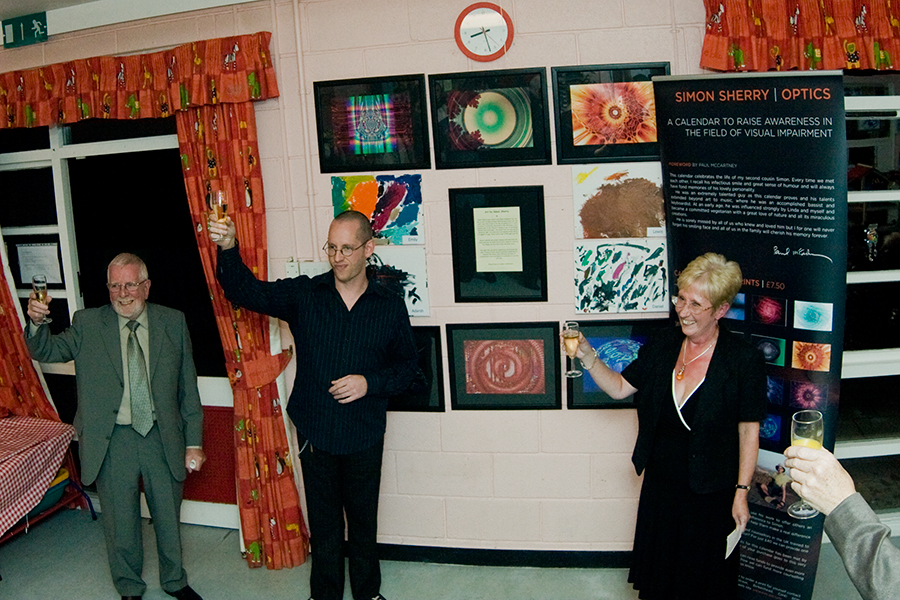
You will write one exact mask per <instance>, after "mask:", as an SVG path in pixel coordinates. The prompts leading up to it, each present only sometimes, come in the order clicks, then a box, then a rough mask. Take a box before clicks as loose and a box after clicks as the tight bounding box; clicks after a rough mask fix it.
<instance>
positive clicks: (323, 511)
mask: <svg viewBox="0 0 900 600" xmlns="http://www.w3.org/2000/svg"><path fill="white" fill-rule="evenodd" d="M302 443H303V442H302V441H301V444H302ZM383 454H384V440H383V439H382V440H381V441H380V442H378V443H377V444H375V445H374V446H372V447H371V448H367V449H365V450H362V451H360V452H356V453H353V454H329V453H327V452H325V451H323V450H320V449H319V448H314V447H313V446H312V444H307V445H306V447H305V448H303V450H302V451H301V452H300V464H301V465H302V467H303V487H304V489H305V492H306V508H307V511H308V513H309V515H308V517H309V534H310V545H311V546H312V572H311V574H310V578H309V589H310V594H311V596H312V597H313V598H314V600H341V599H342V598H343V597H344V554H343V542H344V516H345V515H346V518H347V548H348V557H349V560H350V590H351V591H352V592H353V598H354V600H370V599H371V598H374V597H375V596H377V595H378V593H379V591H380V589H381V567H380V565H379V564H378V546H377V543H376V536H377V533H378V492H379V489H380V486H381V460H382V455H383Z"/></svg>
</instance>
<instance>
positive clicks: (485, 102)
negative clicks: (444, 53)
mask: <svg viewBox="0 0 900 600" xmlns="http://www.w3.org/2000/svg"><path fill="white" fill-rule="evenodd" d="M428 85H429V89H430V91H431V124H432V132H433V135H434V162H435V167H436V168H438V169H462V168H476V167H477V168H484V167H500V166H509V165H549V164H551V163H552V160H553V159H552V155H551V152H550V119H549V112H548V99H547V69H546V68H544V67H540V68H531V69H507V70H502V71H480V72H466V73H446V74H441V75H429V76H428ZM477 125H480V126H481V129H479V128H478V127H477ZM488 128H490V129H488Z"/></svg>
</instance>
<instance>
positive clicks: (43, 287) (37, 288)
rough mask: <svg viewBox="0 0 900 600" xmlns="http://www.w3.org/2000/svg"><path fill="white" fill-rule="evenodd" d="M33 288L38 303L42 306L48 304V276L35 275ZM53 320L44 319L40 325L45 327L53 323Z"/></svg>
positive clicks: (32, 283)
mask: <svg viewBox="0 0 900 600" xmlns="http://www.w3.org/2000/svg"><path fill="white" fill-rule="evenodd" d="M31 288H32V289H33V290H34V295H35V296H37V300H38V302H40V303H41V304H47V276H46V275H35V276H34V277H32V278H31ZM52 322H53V319H51V318H50V317H44V319H43V320H42V321H41V322H40V325H45V324H47V323H52Z"/></svg>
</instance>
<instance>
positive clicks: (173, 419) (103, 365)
mask: <svg viewBox="0 0 900 600" xmlns="http://www.w3.org/2000/svg"><path fill="white" fill-rule="evenodd" d="M146 310H147V319H148V321H147V326H148V331H147V333H148V334H149V336H150V348H149V351H148V352H147V361H148V367H149V372H150V389H151V390H152V392H153V403H154V406H155V408H156V422H157V425H158V426H159V433H160V436H161V438H162V443H163V448H164V451H165V458H166V462H167V463H168V465H169V469H170V470H171V471H172V476H173V477H174V478H175V480H176V481H184V479H185V477H186V475H187V474H186V472H185V468H184V453H185V446H201V445H202V443H203V442H202V440H203V412H202V409H201V406H200V394H199V392H198V390H197V372H196V370H195V369H194V359H193V357H192V355H191V338H190V335H189V333H188V329H187V324H186V323H185V320H184V315H183V314H182V313H181V312H180V311H177V310H174V309H171V308H167V307H165V306H160V305H158V304H151V303H147V306H146ZM26 341H27V344H28V350H29V352H31V356H32V358H34V359H35V360H37V361H40V362H48V363H53V362H68V361H70V360H74V361H75V375H76V380H77V387H78V410H77V411H76V413H75V423H74V425H75V430H76V431H77V432H78V441H79V444H80V446H79V452H80V456H81V468H82V473H81V479H82V481H84V482H85V483H92V482H93V481H94V480H95V479H96V478H97V473H98V472H99V471H100V465H101V464H103V459H104V457H105V456H106V449H107V446H108V445H109V438H110V436H111V435H112V431H113V428H114V427H115V425H116V416H117V414H118V412H119V405H120V404H121V403H122V394H123V393H124V391H125V384H124V376H123V373H122V350H121V344H120V338H119V318H118V315H117V314H116V312H115V311H114V310H113V308H112V305H106V306H103V307H101V308H91V309H86V310H80V311H78V312H76V313H75V315H74V317H73V319H72V326H71V327H69V328H68V329H66V330H65V331H64V332H62V333H61V334H59V335H50V331H49V328H48V327H40V328H38V331H37V333H36V334H35V335H33V336H31V337H29V338H28V339H27V340H26Z"/></svg>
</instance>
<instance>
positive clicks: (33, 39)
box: [3, 12, 47, 48]
mask: <svg viewBox="0 0 900 600" xmlns="http://www.w3.org/2000/svg"><path fill="white" fill-rule="evenodd" d="M46 41H47V13H45V12H42V13H35V14H33V15H25V16H24V17H14V18H12V19H6V20H4V21H3V47H4V48H17V47H19V46H28V45H29V44H38V43H40V42H46Z"/></svg>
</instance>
